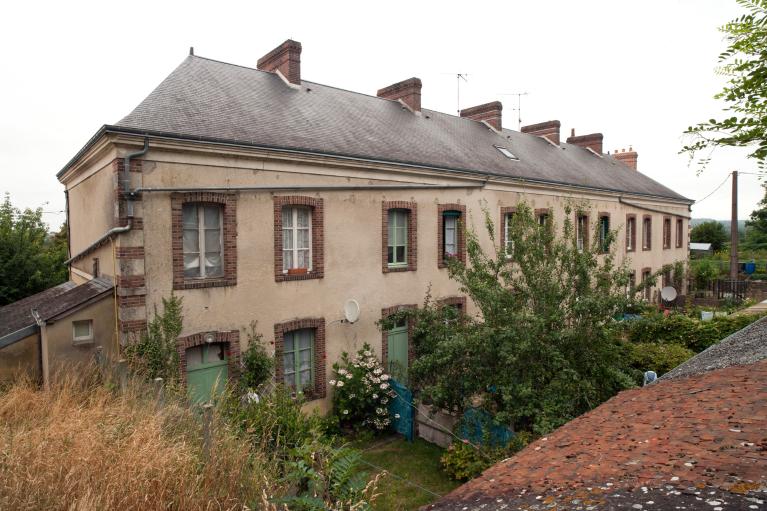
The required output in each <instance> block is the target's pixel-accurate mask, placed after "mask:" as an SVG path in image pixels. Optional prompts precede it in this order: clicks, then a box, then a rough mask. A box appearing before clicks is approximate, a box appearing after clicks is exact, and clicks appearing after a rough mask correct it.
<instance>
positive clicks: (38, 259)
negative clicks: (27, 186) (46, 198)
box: [0, 194, 67, 306]
mask: <svg viewBox="0 0 767 511" xmlns="http://www.w3.org/2000/svg"><path fill="white" fill-rule="evenodd" d="M66 233H67V231H66V225H65V226H64V227H62V228H61V230H60V231H59V232H58V233H56V234H49V233H48V226H47V225H46V224H45V222H43V211H42V209H41V208H38V209H35V210H32V209H25V210H23V211H22V210H20V209H19V208H16V207H14V206H13V204H11V198H10V196H9V195H8V194H6V195H5V199H4V200H3V202H2V203H0V306H2V305H7V304H9V303H12V302H15V301H16V300H20V299H22V298H24V297H26V296H29V295H32V294H35V293H38V292H40V291H43V290H44V289H47V288H49V287H51V286H55V285H57V284H61V283H62V282H64V281H65V280H66V279H67V268H66V266H65V265H64V261H66V259H67V235H66Z"/></svg>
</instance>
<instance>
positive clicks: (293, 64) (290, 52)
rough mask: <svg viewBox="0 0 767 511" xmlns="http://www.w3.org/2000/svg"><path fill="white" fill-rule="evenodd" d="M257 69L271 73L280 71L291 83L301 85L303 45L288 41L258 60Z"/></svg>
mask: <svg viewBox="0 0 767 511" xmlns="http://www.w3.org/2000/svg"><path fill="white" fill-rule="evenodd" d="M257 67H258V69H260V70H262V71H269V72H270V73H274V72H276V71H279V72H280V74H282V76H284V77H285V79H286V80H287V81H289V82H290V83H292V84H294V85H301V43H299V42H298V41H293V40H292V39H288V40H287V41H285V42H284V43H282V44H281V45H279V46H278V47H276V48H275V49H273V50H272V51H270V52H269V53H267V54H266V55H264V56H263V57H261V58H260V59H258V64H257Z"/></svg>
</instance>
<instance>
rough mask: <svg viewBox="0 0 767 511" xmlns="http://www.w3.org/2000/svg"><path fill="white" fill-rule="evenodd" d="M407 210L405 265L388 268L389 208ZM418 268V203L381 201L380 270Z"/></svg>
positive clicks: (390, 271) (397, 270) (396, 270)
mask: <svg viewBox="0 0 767 511" xmlns="http://www.w3.org/2000/svg"><path fill="white" fill-rule="evenodd" d="M391 209H404V210H407V212H408V216H407V267H403V268H389V257H388V248H389V210H391ZM417 269H418V204H416V203H415V202H407V201H383V202H382V203H381V270H382V271H383V272H384V273H393V272H402V271H416V270H417Z"/></svg>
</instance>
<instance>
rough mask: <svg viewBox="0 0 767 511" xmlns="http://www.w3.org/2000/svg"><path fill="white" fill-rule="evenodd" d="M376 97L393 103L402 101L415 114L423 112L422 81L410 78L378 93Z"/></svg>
mask: <svg viewBox="0 0 767 511" xmlns="http://www.w3.org/2000/svg"><path fill="white" fill-rule="evenodd" d="M376 96H378V97H379V98H383V99H390V100H392V101H397V100H400V99H401V100H402V102H403V103H405V104H406V105H407V107H408V108H409V109H410V110H412V111H413V112H420V111H421V80H420V79H418V78H408V79H407V80H402V81H401V82H397V83H395V84H393V85H389V86H388V87H384V88H383V89H380V90H379V91H378V92H376Z"/></svg>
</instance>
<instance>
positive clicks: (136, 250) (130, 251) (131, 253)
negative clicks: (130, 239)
mask: <svg viewBox="0 0 767 511" xmlns="http://www.w3.org/2000/svg"><path fill="white" fill-rule="evenodd" d="M115 256H116V257H117V258H118V259H143V258H144V247H117V248H115Z"/></svg>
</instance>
